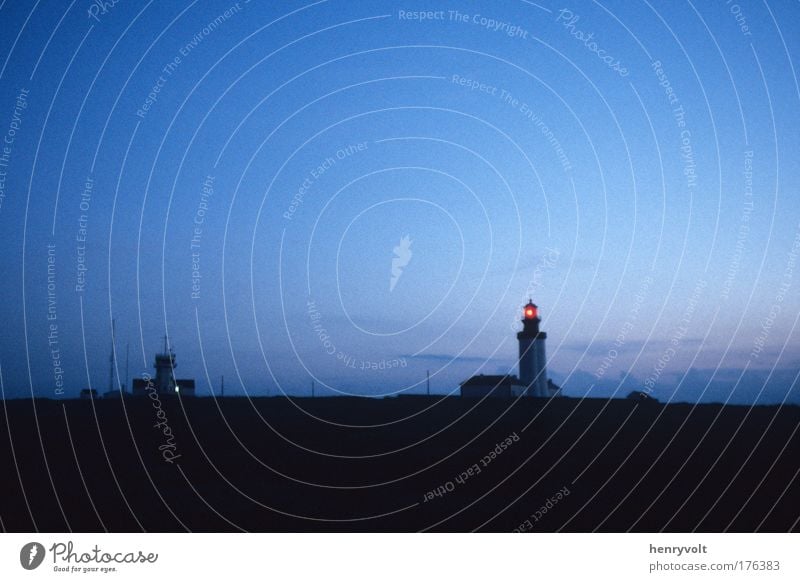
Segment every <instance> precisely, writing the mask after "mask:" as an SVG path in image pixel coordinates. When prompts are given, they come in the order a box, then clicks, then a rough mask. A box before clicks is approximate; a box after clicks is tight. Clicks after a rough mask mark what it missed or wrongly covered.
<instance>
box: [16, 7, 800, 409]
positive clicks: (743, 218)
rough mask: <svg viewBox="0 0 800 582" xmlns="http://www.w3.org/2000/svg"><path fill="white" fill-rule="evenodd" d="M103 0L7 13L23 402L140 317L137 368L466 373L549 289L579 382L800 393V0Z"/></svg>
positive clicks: (186, 373) (380, 379) (181, 372)
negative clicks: (165, 362) (82, 235)
mask: <svg viewBox="0 0 800 582" xmlns="http://www.w3.org/2000/svg"><path fill="white" fill-rule="evenodd" d="M92 6H96V5H95V4H94V3H93V2H89V1H87V0H77V1H75V2H72V3H71V4H70V5H69V8H68V9H67V8H66V7H65V4H64V3H61V2H48V1H44V2H37V3H35V6H33V5H32V3H29V2H13V1H7V2H4V3H2V5H0V23H1V24H2V30H3V34H2V35H0V66H1V67H2V69H0V133H2V134H3V135H4V136H5V137H6V138H9V137H12V136H11V133H13V139H12V143H11V144H10V145H8V144H7V142H6V144H5V145H8V147H9V149H10V153H9V154H8V160H7V166H6V167H0V170H1V171H4V172H5V176H0V177H4V178H5V181H4V182H3V183H2V184H3V191H2V192H3V193H4V195H5V197H4V198H3V199H2V206H0V225H1V227H2V231H3V240H4V242H5V245H4V249H3V253H2V254H1V255H0V257H2V258H1V259H0V261H1V263H0V264H1V265H2V272H3V274H4V276H3V278H2V283H0V284H1V285H2V289H1V291H2V297H3V299H4V300H3V301H2V303H1V304H0V310H1V316H2V322H3V326H2V331H1V332H0V366H1V367H2V369H1V370H0V371H1V373H2V374H1V375H2V380H3V391H4V393H5V395H6V396H7V397H14V396H25V395H30V394H31V392H33V393H35V394H37V395H39V396H44V397H74V396H75V395H77V393H78V392H79V390H80V389H81V388H85V387H89V386H91V387H93V388H97V389H98V390H99V391H101V392H102V391H105V390H106V389H107V388H108V384H109V352H110V349H111V321H112V318H113V319H115V320H116V330H117V334H116V335H117V337H116V350H117V363H118V373H119V376H121V377H122V378H121V379H122V380H123V381H124V380H125V378H124V375H125V374H124V369H125V353H126V348H127V347H128V346H129V353H130V373H129V375H130V376H131V377H136V376H139V375H140V374H141V373H143V372H145V371H148V370H150V367H151V365H152V360H153V355H154V353H155V352H156V351H157V350H158V349H159V348H160V346H161V345H162V342H163V339H162V337H163V336H164V334H167V335H168V336H169V342H170V345H171V346H172V347H173V349H174V350H175V351H176V354H177V362H178V369H177V371H176V373H177V375H178V376H179V377H194V378H196V379H197V381H198V394H202V395H208V394H210V393H211V387H212V386H213V387H214V388H215V389H218V387H219V386H218V385H219V378H220V377H221V376H222V375H224V377H225V386H226V393H228V394H245V393H247V394H251V395H263V394H273V395H274V394H279V393H281V392H282V391H283V392H287V393H290V394H307V393H309V391H310V387H311V383H312V381H314V382H315V384H316V387H317V393H318V394H335V393H345V394H369V395H388V394H396V393H399V392H403V391H406V392H412V393H420V392H424V390H425V375H426V371H430V375H431V386H432V390H433V391H434V392H436V393H450V392H453V391H455V390H457V388H458V383H459V382H460V381H463V380H464V379H466V378H467V377H469V376H470V375H472V374H474V373H478V372H482V373H507V372H509V371H511V372H513V373H515V372H516V371H515V370H514V366H515V359H516V351H517V344H516V338H515V335H514V334H515V332H516V331H517V330H518V329H519V327H520V326H519V318H520V314H521V306H522V304H524V303H525V301H527V299H528V296H531V297H533V300H534V301H535V302H536V303H537V304H538V305H539V307H540V313H541V315H542V318H543V321H542V328H543V329H544V330H545V331H547V333H548V340H547V353H548V360H549V361H548V366H549V370H550V374H551V376H552V377H553V378H554V379H555V380H556V381H557V382H559V383H562V384H563V385H564V390H565V393H566V394H568V395H571V396H580V395H583V394H589V395H612V394H613V395H617V396H624V395H626V394H627V393H628V392H629V391H630V390H632V389H641V388H642V386H644V385H645V383H647V382H648V381H649V383H650V384H649V385H650V386H651V387H652V391H653V395H654V396H656V397H658V398H659V399H661V400H663V401H667V400H679V401H690V402H694V401H729V402H738V403H752V402H759V403H763V402H771V403H776V402H784V401H787V402H794V403H800V390H798V387H797V384H796V379H797V373H798V370H799V369H800V357H798V354H799V353H800V351H798V347H800V338H799V336H798V330H797V320H798V314H800V293H798V290H799V289H800V267H798V266H797V263H796V255H797V253H798V245H799V244H800V203H798V183H799V181H798V179H799V178H800V169H799V168H798V161H797V159H798V158H797V152H798V151H800V115H798V113H797V112H798V105H800V89H798V81H797V77H796V74H795V61H796V59H797V56H798V48H799V47H798V44H799V43H800V34H799V33H800V8H799V7H798V5H797V3H794V2H791V3H787V2H781V3H774V5H773V4H771V3H770V4H766V3H765V4H757V3H742V4H741V6H740V5H736V4H733V3H726V2H724V1H715V2H707V3H706V2H703V3H695V4H693V3H690V2H661V3H648V2H643V3H638V2H636V3H634V2H606V3H588V2H585V3H584V2H581V3H572V4H557V3H552V2H548V1H543V2H537V3H533V2H527V1H523V0H508V1H504V2H489V1H483V2H389V1H376V2H368V3H367V2H364V3H362V2H344V1H334V0H331V1H320V2H315V3H304V2H257V1H255V0H254V1H251V2H246V1H244V0H242V1H240V2H238V3H234V2H227V1H215V2H186V3H180V2H168V3H163V2H162V3H155V2H149V3H146V4H145V3H139V2H125V1H121V2H118V3H117V4H116V5H115V6H113V7H109V8H108V9H107V10H106V11H105V13H103V12H102V11H101V10H99V9H97V8H94V9H92ZM420 10H426V11H433V12H434V14H433V16H435V17H438V18H436V19H427V20H424V21H419V20H414V19H412V18H409V17H408V15H409V13H411V12H414V11H420ZM90 11H93V13H94V15H95V17H92V16H90ZM226 11H227V13H226ZM455 11H458V12H459V13H460V14H461V15H464V16H465V18H466V20H465V19H464V18H461V17H456V15H455ZM737 16H738V19H737ZM576 17H577V19H576ZM490 20H491V21H492V22H495V23H496V24H492V22H490ZM215 21H216V22H215ZM515 27H516V28H515ZM743 27H746V28H743ZM509 33H510V34H509ZM602 57H609V58H607V59H606V60H607V61H612V62H611V63H610V64H609V63H606V62H605V61H604V60H603V58H602ZM176 58H177V60H176ZM616 62H618V63H619V64H618V65H617V66H616V67H615V66H614V63H616ZM170 63H172V67H170V66H169V65H170ZM659 63H660V66H659ZM462 80H466V81H463V83H462ZM473 82H474V83H473ZM667 84H668V85H669V87H670V88H671V90H672V91H674V94H673V95H674V96H673V97H672V103H671V102H670V96H669V95H668V94H667V92H666V86H667ZM155 89H158V91H157V92H154V91H155ZM21 93H22V94H23V95H27V96H26V97H25V99H24V103H25V107H24V108H23V107H20V106H18V104H19V99H18V96H19V95H20V94H21ZM148 94H152V96H154V97H155V100H152V99H151V100H150V101H151V102H150V103H149V105H150V106H149V108H148V109H147V110H146V111H145V110H144V106H145V105H146V104H147V103H148ZM15 107H16V109H15ZM679 108H682V114H681V115H678V114H676V109H679ZM137 111H138V112H139V113H138V114H137ZM681 124H682V125H681ZM682 148H683V149H682ZM6 151H8V150H6ZM687 154H689V155H687ZM209 177H210V179H209ZM87 178H90V179H91V180H92V181H93V188H92V193H91V200H90V202H89V205H88V209H87V208H86V207H85V206H84V210H82V209H81V194H82V192H83V191H84V185H85V183H86V181H87ZM205 182H208V183H213V186H212V190H213V193H210V192H206V193H205V195H204V191H203V187H204V183H205ZM301 190H302V191H301ZM293 200H294V203H293ZM199 210H201V214H202V216H201V215H199V214H198V211H199ZM82 214H83V215H85V227H86V245H85V246H86V255H85V256H86V263H85V264H86V266H87V271H86V286H85V288H84V290H82V291H77V290H76V282H77V280H78V279H77V278H78V253H79V247H80V244H81V243H79V242H78V241H77V240H76V237H77V235H78V234H79V230H80V228H81V215H82ZM201 218H202V224H201V225H199V227H198V228H199V230H200V232H199V234H197V239H198V240H197V241H196V243H197V244H196V245H195V248H192V244H191V243H192V236H193V234H195V233H194V231H193V229H194V228H195V227H197V225H196V224H195V223H196V221H197V220H199V219H201ZM405 236H408V237H409V239H410V240H411V241H412V242H411V245H410V247H409V250H410V258H409V259H408V260H407V264H406V265H405V266H403V267H399V268H400V270H401V275H400V276H399V277H397V278H396V280H395V283H394V287H393V288H392V283H391V280H392V259H393V257H395V254H394V252H393V250H394V248H395V247H397V246H398V245H400V241H401V239H402V238H403V237H405ZM198 241H199V242H198ZM48 245H54V247H53V248H54V254H53V256H54V261H55V273H56V277H55V279H56V280H55V287H54V289H55V291H54V295H55V301H56V308H55V309H56V319H55V320H48V305H49V304H48V288H47V267H48ZM193 253H195V255H194V256H193ZM193 271H198V272H199V275H200V278H199V284H198V285H199V286H198V287H197V289H196V291H197V290H199V297H193V295H192V294H193V290H192V285H193ZM196 294H197V293H196ZM51 299H52V297H51ZM50 305H52V304H50ZM53 323H55V325H57V339H58V343H57V344H52V343H48V337H49V334H50V328H49V326H50V325H51V324H53ZM50 335H52V334H50ZM54 346H55V347H57V348H58V350H59V351H58V354H57V355H58V358H59V363H60V367H61V368H62V369H63V382H64V388H65V392H64V394H63V395H60V394H57V393H56V377H55V374H54V365H53V364H54V362H53V351H52V349H53V347H54ZM659 361H660V362H661V363H660V364H659ZM116 381H117V380H116V379H115V382H116Z"/></svg>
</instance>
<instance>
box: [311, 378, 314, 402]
mask: <svg viewBox="0 0 800 582" xmlns="http://www.w3.org/2000/svg"><path fill="white" fill-rule="evenodd" d="M311 398H314V380H311Z"/></svg>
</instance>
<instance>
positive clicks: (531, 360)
mask: <svg viewBox="0 0 800 582" xmlns="http://www.w3.org/2000/svg"><path fill="white" fill-rule="evenodd" d="M540 321H541V319H539V308H538V307H537V306H536V304H534V303H533V300H529V301H528V303H527V305H525V307H524V308H523V310H522V331H520V332H519V333H518V334H517V340H518V341H519V378H518V377H517V376H484V375H483V374H479V375H477V376H473V377H472V378H470V379H469V380H467V381H465V382H462V383H461V396H466V397H484V396H490V397H495V398H511V397H516V396H539V397H542V398H549V397H551V396H560V395H561V388H560V387H559V386H557V385H556V384H554V383H553V382H552V381H551V380H548V378H547V369H546V364H547V357H546V356H545V350H544V342H545V339H547V334H546V333H545V332H543V331H540V330H539V322H540Z"/></svg>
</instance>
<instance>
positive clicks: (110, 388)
mask: <svg viewBox="0 0 800 582" xmlns="http://www.w3.org/2000/svg"><path fill="white" fill-rule="evenodd" d="M116 337H117V321H116V320H115V319H112V320H111V355H110V356H109V358H108V361H109V362H110V363H109V374H108V391H109V392H113V391H114V346H115V344H116Z"/></svg>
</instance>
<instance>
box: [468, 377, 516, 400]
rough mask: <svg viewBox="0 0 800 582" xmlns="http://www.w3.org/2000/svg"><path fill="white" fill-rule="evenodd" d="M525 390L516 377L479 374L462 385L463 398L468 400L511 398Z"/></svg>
mask: <svg viewBox="0 0 800 582" xmlns="http://www.w3.org/2000/svg"><path fill="white" fill-rule="evenodd" d="M523 389H524V386H523V385H522V383H520V381H519V379H518V378H517V377H516V376H484V375H483V374H478V375H477V376H473V377H472V378H470V379H469V380H467V381H465V382H462V383H461V396H464V397H467V398H483V397H484V396H488V397H490V398H511V397H512V396H518V395H519V394H520V393H521V392H522V391H523Z"/></svg>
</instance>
